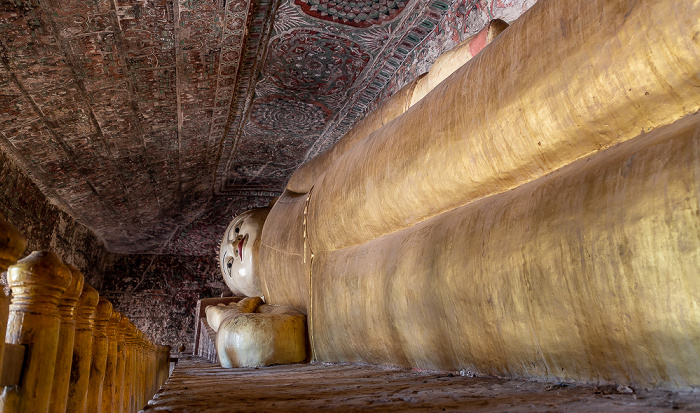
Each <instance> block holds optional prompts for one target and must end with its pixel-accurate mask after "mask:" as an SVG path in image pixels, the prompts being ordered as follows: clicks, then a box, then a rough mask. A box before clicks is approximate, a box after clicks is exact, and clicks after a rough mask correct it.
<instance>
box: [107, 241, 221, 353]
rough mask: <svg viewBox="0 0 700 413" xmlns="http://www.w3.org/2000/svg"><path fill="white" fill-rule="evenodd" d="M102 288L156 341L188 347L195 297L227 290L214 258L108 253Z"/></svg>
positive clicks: (189, 346) (190, 337) (191, 334)
mask: <svg viewBox="0 0 700 413" xmlns="http://www.w3.org/2000/svg"><path fill="white" fill-rule="evenodd" d="M103 274H104V280H105V281H104V283H103V285H102V289H101V290H100V293H101V294H103V295H104V296H105V297H107V298H108V299H109V300H110V301H111V302H112V303H113V304H114V306H115V307H116V308H117V309H119V311H121V312H123V313H124V314H126V316H128V317H129V319H130V320H131V321H132V322H133V323H134V324H136V326H137V327H138V328H139V329H141V330H142V331H144V332H145V333H146V334H147V335H148V337H149V338H150V339H152V340H154V341H155V342H156V343H161V344H166V345H170V346H172V347H173V349H176V348H177V347H179V346H180V345H181V344H185V345H186V346H187V348H188V349H189V350H191V347H192V339H193V337H194V318H195V312H196V309H195V306H196V304H197V300H199V299H201V298H207V297H218V296H219V295H221V293H222V292H224V291H228V289H227V288H226V285H225V284H224V282H223V278H222V277H221V273H220V272H219V266H218V263H217V261H216V257H194V256H188V257H183V256H177V255H121V254H108V255H107V256H106V258H105V261H104V268H103Z"/></svg>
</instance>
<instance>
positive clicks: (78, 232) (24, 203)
mask: <svg viewBox="0 0 700 413" xmlns="http://www.w3.org/2000/svg"><path fill="white" fill-rule="evenodd" d="M0 212H1V213H2V214H3V215H4V216H5V218H6V219H7V220H8V221H9V222H10V223H11V224H12V225H14V226H15V227H17V229H18V230H19V231H20V232H21V233H22V235H24V237H25V238H26V239H27V249H26V251H25V254H24V255H25V256H27V255H29V254H30V253H31V252H32V251H39V250H51V251H53V252H55V253H56V254H58V256H60V257H61V258H62V259H63V260H64V261H65V262H67V263H69V264H73V265H75V266H76V267H78V268H80V270H81V271H83V274H84V275H85V281H86V282H87V283H89V284H91V285H93V286H95V287H96V288H97V287H99V286H100V285H101V283H102V272H101V266H102V260H103V259H104V255H105V250H104V247H103V245H102V242H101V241H100V240H99V239H97V237H96V236H95V235H94V234H93V233H92V231H90V230H89V229H88V228H86V227H84V226H83V225H80V224H79V223H77V222H76V221H75V220H74V219H73V218H72V217H71V216H70V215H68V214H67V213H65V212H63V211H61V210H60V209H59V208H58V207H56V206H55V205H53V204H51V203H50V202H49V201H48V200H47V199H46V197H45V196H44V194H42V193H41V190H40V189H39V188H38V187H37V186H36V185H35V184H34V183H32V181H31V180H30V179H29V178H28V177H27V176H26V175H25V174H24V173H23V172H22V170H21V169H20V168H19V167H18V166H17V164H16V163H15V162H14V161H13V160H12V159H11V158H10V157H8V156H7V155H6V154H5V153H3V152H2V151H0Z"/></svg>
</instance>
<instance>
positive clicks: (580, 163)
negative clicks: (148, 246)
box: [220, 0, 700, 388]
mask: <svg viewBox="0 0 700 413" xmlns="http://www.w3.org/2000/svg"><path fill="white" fill-rule="evenodd" d="M699 17H700V1H691V0H687V1H685V0H684V1H671V0H658V1H651V0H646V1H626V0H610V1H605V2H578V1H574V0H570V1H547V0H541V1H539V2H538V3H536V4H535V5H534V6H533V7H532V8H531V9H530V10H528V11H527V12H526V13H525V14H524V15H523V16H522V17H521V18H520V19H518V20H517V21H516V22H514V23H513V24H512V25H511V26H510V27H509V28H507V29H506V30H505V31H503V33H501V34H500V35H499V36H498V37H496V38H495V39H493V41H492V42H491V43H490V44H489V45H488V46H487V47H485V48H484V50H482V51H481V52H480V53H479V54H478V55H476V56H475V57H474V58H472V59H471V60H469V62H467V63H466V64H464V65H462V66H461V67H460V68H459V69H457V70H456V71H455V72H454V73H452V74H451V75H450V76H449V77H447V78H446V79H445V80H443V81H442V82H440V83H439V84H438V85H437V86H435V87H434V88H433V89H432V90H431V91H430V92H429V93H427V94H425V95H424V96H421V98H420V99H418V100H413V99H412V97H413V94H414V93H415V92H416V90H418V89H419V87H417V85H419V84H420V82H421V79H424V78H421V79H418V80H416V81H415V82H414V83H412V84H410V85H408V86H407V87H405V88H403V89H402V90H401V91H400V92H399V93H397V94H396V95H395V96H394V97H393V98H392V99H390V100H388V101H387V102H386V103H385V104H383V105H382V106H380V107H379V108H378V109H377V110H376V111H375V112H374V113H372V114H370V115H369V116H368V117H366V118H365V119H364V120H363V121H361V122H360V123H359V124H358V125H356V126H355V128H354V129H353V130H352V131H350V132H349V133H348V134H347V135H346V136H345V137H343V138H341V140H339V141H338V142H337V143H336V145H335V146H334V147H332V148H331V149H329V150H328V151H326V152H324V153H323V154H321V155H320V156H318V157H316V158H314V159H312V160H310V161H309V162H307V163H306V164H305V165H303V166H302V167H300V168H299V169H298V170H297V171H296V172H295V173H294V175H293V176H292V177H291V179H290V181H289V183H288V184H287V187H286V190H285V191H284V193H283V194H282V195H281V197H280V198H279V199H278V200H277V202H276V203H275V204H274V206H272V208H271V209H270V210H269V212H267V211H266V214H267V217H266V219H265V221H264V225H263V226H262V231H261V233H260V238H259V249H258V251H257V254H258V260H259V263H258V264H259V269H258V272H257V274H256V279H257V281H256V283H257V285H258V286H259V289H257V290H255V291H251V293H250V294H248V293H247V292H246V295H255V296H262V297H264V300H265V302H266V303H267V304H268V305H283V306H288V307H291V308H295V309H297V310H298V311H300V312H302V313H304V314H306V316H307V322H308V340H309V344H310V346H311V359H313V360H319V361H328V362H366V363H375V364H388V365H396V366H406V367H414V368H421V369H438V370H451V371H462V372H464V373H466V374H477V375H481V374H483V375H498V376H504V377H525V378H537V379H543V380H557V381H565V380H577V381H592V382H620V383H630V384H634V385H639V386H646V387H650V386H651V387H669V388H694V387H698V386H700V322H699V320H700V306H699V305H698V302H699V299H700V298H699V297H700V275H699V274H700V271H698V269H700V140H699V136H700V115H699V114H698V113H697V112H698V110H700V72H699V71H698V68H700V18H699ZM237 237H238V235H236V237H234V238H231V239H234V240H235V239H237ZM244 239H245V235H243V238H240V239H239V241H238V242H239V244H235V243H234V246H235V249H234V252H233V256H234V257H235V256H236V255H235V254H236V251H237V250H238V251H239V252H238V254H239V255H240V253H241V251H242V254H243V255H244V258H245V254H246V251H245V250H242V249H241V248H245V246H246V245H247V244H246V242H247V243H248V244H250V242H251V241H250V240H251V239H252V237H249V238H248V240H247V241H245V242H243V243H242V244H241V243H240V242H241V240H244ZM227 257H228V256H227ZM222 265H223V266H224V267H226V265H227V263H226V262H222ZM236 288H239V287H236ZM240 288H243V287H240ZM241 291H242V290H241ZM220 331H221V330H220Z"/></svg>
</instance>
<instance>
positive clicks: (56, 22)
mask: <svg viewBox="0 0 700 413" xmlns="http://www.w3.org/2000/svg"><path fill="white" fill-rule="evenodd" d="M518 1H522V0H518ZM498 2H499V4H500V2H501V0H498ZM491 3H493V0H492V1H491ZM477 5H478V4H477V3H476V0H411V1H408V2H401V1H395V0H358V1H331V0H115V1H112V0H91V1H84V0H41V1H40V0H24V1H21V2H19V1H0V149H2V150H3V151H4V152H6V153H7V154H9V155H10V156H12V157H13V158H14V159H15V160H16V162H17V164H18V165H20V166H21V168H22V169H23V170H25V171H26V172H27V173H28V174H29V176H30V178H31V179H32V180H33V181H34V182H35V183H36V184H37V185H38V186H39V188H40V189H41V191H42V192H43V193H44V194H45V195H46V196H47V197H48V198H49V199H50V200H51V201H52V202H53V203H55V204H56V205H58V206H59V207H61V208H62V209H63V210H65V211H66V212H68V213H69V214H71V215H72V216H73V217H75V218H76V219H77V220H78V221H79V222H80V223H82V224H84V225H86V226H87V227H88V228H90V229H91V230H92V231H94V233H95V234H96V235H97V236H98V237H99V238H100V239H101V240H102V241H103V242H104V244H105V246H106V247H107V248H108V249H109V250H110V251H113V252H120V253H156V254H159V253H161V254H164V253H169V254H180V255H213V254H215V253H216V250H217V248H218V244H219V240H220V236H221V235H220V234H219V233H218V232H217V231H220V232H221V231H223V230H224V229H225V228H226V226H227V224H228V222H229V221H230V220H231V219H232V218H233V216H234V215H236V214H238V213H240V212H242V211H243V210H245V209H248V208H250V207H256V206H265V205H267V204H268V203H269V202H270V201H271V200H272V199H274V197H276V196H278V195H279V194H280V193H281V191H282V190H283V188H284V186H285V184H286V181H287V180H288V179H289V176H290V175H291V173H292V172H293V171H294V169H295V168H297V167H298V166H299V165H300V164H301V163H303V162H304V161H305V160H307V159H309V158H310V157H312V156H314V155H316V154H318V153H320V152H321V151H322V150H324V149H326V148H328V147H329V146H330V145H332V144H333V143H334V142H335V141H336V140H337V139H338V138H339V137H340V136H342V135H343V134H344V133H345V132H346V131H347V130H348V129H349V128H350V127H351V126H352V125H353V124H354V123H355V122H356V121H357V120H358V119H360V118H361V117H362V116H363V115H364V114H365V113H366V111H367V110H368V108H369V107H370V106H372V105H373V104H374V103H375V100H376V99H377V97H378V96H380V93H382V91H384V90H386V88H387V85H390V81H391V79H393V78H394V77H395V75H396V74H397V71H399V70H400V68H401V67H403V65H405V61H406V59H407V57H408V56H412V55H411V53H413V51H414V50H415V49H417V48H418V47H419V45H421V44H422V42H424V41H425V39H426V38H428V37H429V36H433V37H434V36H437V35H439V34H440V33H438V31H437V30H436V27H437V24H438V22H440V20H441V19H442V18H443V16H444V15H446V14H447V15H450V13H453V12H454V11H455V10H458V7H462V8H465V10H467V11H468V10H472V9H476V6H477ZM392 85H393V83H392Z"/></svg>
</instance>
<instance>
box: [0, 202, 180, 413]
mask: <svg viewBox="0 0 700 413" xmlns="http://www.w3.org/2000/svg"><path fill="white" fill-rule="evenodd" d="M25 245H26V242H25V240H24V238H23V237H22V235H21V234H20V233H19V232H18V231H17V230H16V229H15V228H14V227H13V226H12V225H11V224H9V223H8V222H7V221H6V220H5V218H4V217H3V216H2V214H0V272H3V271H7V282H8V285H9V287H10V288H11V290H12V302H11V304H10V303H9V298H8V297H6V296H5V294H4V292H2V290H0V335H3V336H5V340H0V366H2V376H1V378H0V384H1V385H2V386H3V387H2V395H0V411H2V412H4V413H8V412H27V413H29V412H32V413H37V412H65V411H68V412H91V413H94V412H135V411H138V410H139V409H140V407H141V406H143V405H144V404H146V402H147V400H148V399H150V398H151V396H152V395H153V394H155V392H156V391H157V390H158V389H159V388H160V386H161V385H162V384H163V383H164V382H165V380H167V378H168V374H169V367H170V347H169V346H161V345H157V344H154V343H151V342H150V341H149V340H148V339H147V338H146V336H145V335H144V333H143V332H141V331H139V330H138V329H137V328H136V326H134V324H133V323H132V322H131V321H129V319H128V318H127V317H126V316H124V315H123V314H121V313H120V312H118V311H116V310H114V309H113V308H112V304H111V303H110V302H109V301H108V300H107V299H106V298H104V297H100V296H99V293H98V292H97V290H95V289H94V288H93V287H91V286H90V285H88V284H87V283H85V282H84V277H83V274H82V273H81V272H80V271H79V270H78V269H77V268H75V267H74V266H72V265H70V264H65V263H63V262H62V261H61V259H60V258H59V257H58V256H57V255H56V254H54V253H52V252H48V251H35V252H33V253H31V254H30V255H29V256H27V257H26V258H24V259H22V260H19V261H17V262H16V263H15V261H16V260H17V259H18V258H19V257H20V256H21V255H22V254H23V253H24V249H25ZM8 304H9V305H8Z"/></svg>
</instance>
